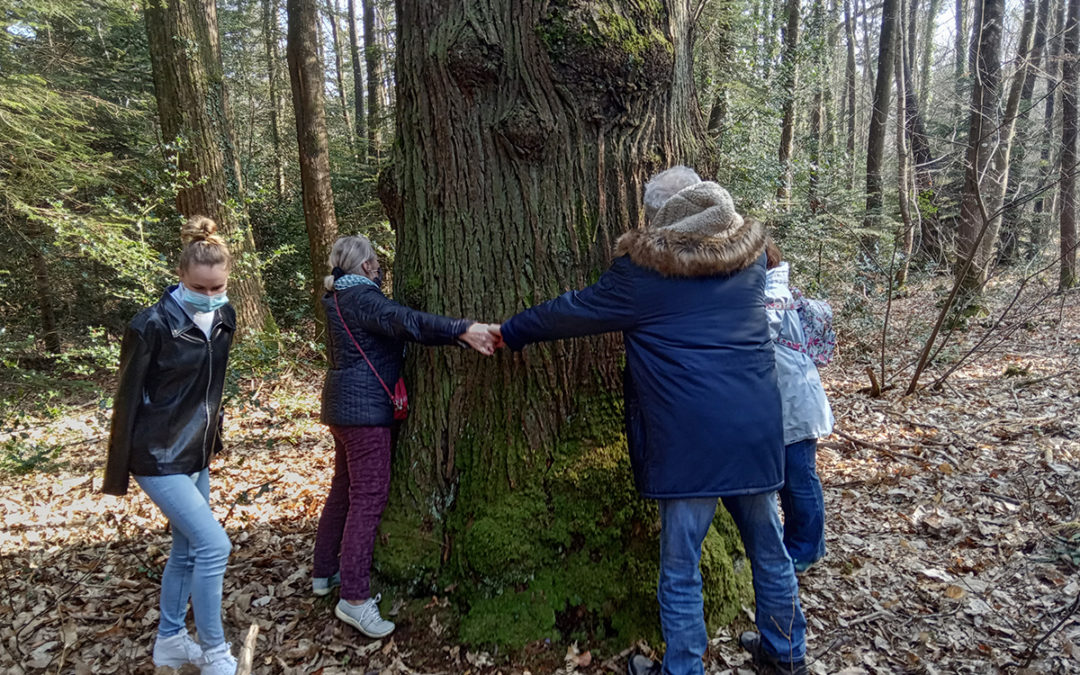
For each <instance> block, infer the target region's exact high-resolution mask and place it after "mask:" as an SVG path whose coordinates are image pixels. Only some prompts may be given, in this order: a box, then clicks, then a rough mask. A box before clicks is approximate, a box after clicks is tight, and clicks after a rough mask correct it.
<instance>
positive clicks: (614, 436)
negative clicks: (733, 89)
mask: <svg viewBox="0 0 1080 675" xmlns="http://www.w3.org/2000/svg"><path fill="white" fill-rule="evenodd" d="M634 7H635V9H632V10H627V9H624V6H623V5H620V4H618V3H608V2H599V1H592V2H573V3H559V4H551V5H546V6H545V5H542V4H541V3H519V2H515V1H513V0H501V1H497V2H496V1H492V2H487V3H484V4H482V5H477V4H475V3H471V2H466V1H465V0H457V1H455V2H444V3H440V4H438V6H436V5H435V3H423V2H404V1H401V2H399V3H398V12H399V13H398V31H399V32H398V41H397V45H398V52H397V54H398V56H397V85H398V95H397V115H396V120H397V131H398V139H397V142H396V143H395V144H394V147H395V153H396V154H395V156H394V158H393V162H392V163H391V165H390V167H389V168H388V169H387V170H386V171H384V173H383V175H382V177H381V180H380V196H381V197H382V199H383V203H384V204H385V205H386V207H387V211H388V212H389V214H390V217H391V222H392V223H393V224H394V226H395V227H396V228H397V232H398V249H397V256H396V267H395V273H394V293H395V295H396V297H397V299H399V300H401V301H402V302H405V303H406V304H408V305H410V306H412V307H416V308H419V309H423V310H426V311H431V312H437V313H442V314H447V315H451V316H463V317H471V318H475V319H483V320H499V319H504V318H506V317H507V316H509V315H511V314H513V313H514V312H516V311H518V310H521V309H523V308H525V307H527V306H530V305H532V304H535V303H537V302H540V301H542V300H546V299H548V298H551V297H554V296H555V295H557V294H559V293H561V292H563V291H565V290H567V289H570V288H579V287H582V286H584V285H586V284H588V283H589V282H591V281H594V280H595V279H596V278H597V276H598V275H599V274H600V273H601V272H602V271H603V270H604V269H606V268H607V267H608V265H609V264H610V262H611V254H612V247H613V245H614V242H615V239H616V238H617V237H618V236H619V234H621V233H622V232H624V231H625V230H627V229H630V228H634V227H637V226H639V225H640V224H641V223H642V217H643V213H642V209H641V206H640V202H641V194H642V187H643V183H644V180H645V179H646V178H647V177H648V175H649V174H650V173H651V172H653V171H655V170H657V169H660V168H663V167H666V166H667V165H669V164H673V163H677V162H690V163H693V161H694V160H695V159H696V158H697V156H698V152H699V151H700V149H701V147H702V146H701V145H700V140H699V139H700V138H702V134H703V133H704V131H703V129H702V123H701V120H699V118H698V114H697V112H698V108H697V105H696V101H695V95H694V85H693V79H692V77H691V75H692V68H691V66H692V62H691V55H692V46H693V39H692V36H691V8H690V2H689V1H688V0H668V1H667V2H664V3H662V4H661V3H656V4H655V5H652V4H646V3H635V4H634ZM432 83H439V86H432ZM699 168H701V169H702V171H703V173H704V174H705V175H708V174H709V171H708V169H709V167H707V166H705V167H699ZM620 353H621V349H620V340H619V338H618V336H615V335H607V336H602V337H596V338H591V339H584V340H575V341H566V342H558V343H551V344H541V345H536V346H533V347H530V348H529V349H528V350H527V351H526V352H524V353H522V354H520V355H513V354H509V353H501V354H499V355H498V356H497V357H496V358H495V360H494V361H482V359H481V357H479V356H477V355H476V354H474V353H470V352H465V351H462V350H459V349H453V348H449V349H414V350H412V351H411V352H410V358H409V359H408V361H407V367H406V377H407V379H408V380H409V382H410V390H411V391H410V399H411V400H412V402H413V410H412V416H411V418H410V420H409V421H408V423H407V425H406V426H405V428H404V429H403V430H402V433H401V440H400V444H399V447H398V448H397V451H396V453H397V454H396V457H395V461H394V477H393V486H392V489H391V497H390V504H389V507H388V510H387V512H386V515H385V517H384V519H383V525H382V528H381V534H380V544H379V546H378V547H377V550H376V558H377V571H378V572H379V573H381V574H383V575H385V576H387V577H390V578H392V579H394V580H396V581H398V582H402V583H406V582H407V583H412V584H415V585H416V587H417V589H418V590H419V591H421V592H430V591H431V590H433V586H432V585H433V584H434V582H435V580H438V581H439V584H440V585H439V586H438V587H435V588H443V587H445V586H444V585H445V584H447V583H452V584H455V587H456V591H455V595H456V598H458V599H459V600H460V602H461V607H462V608H463V609H465V610H466V612H465V615H464V616H463V618H462V628H461V634H462V637H463V638H464V639H465V640H466V641H469V642H477V641H480V642H486V643H497V644H511V645H515V644H517V645H520V644H523V643H525V642H529V641H532V640H535V639H540V638H544V637H547V636H551V635H553V634H556V633H555V631H556V628H555V626H556V621H558V623H559V627H560V630H582V631H585V632H590V631H594V630H597V629H598V628H599V627H600V626H602V625H604V624H606V625H607V626H608V627H609V628H608V630H609V631H611V632H613V633H616V634H618V635H619V636H620V639H626V638H631V637H633V636H635V635H641V634H648V633H651V634H654V635H655V633H656V619H655V601H654V600H653V597H654V595H655V574H656V562H655V559H656V550H655V534H656V520H655V515H654V513H655V512H653V511H652V506H651V505H649V504H647V503H646V502H643V501H642V500H640V499H638V498H637V497H636V496H635V493H634V491H633V489H632V488H631V486H630V480H629V470H628V464H627V460H626V451H625V445H624V441H623V440H622V416H621V407H622V406H621V399H620V396H619V393H618V392H619V391H620V366H619V360H620ZM717 522H718V523H720V522H722V521H717ZM724 532H725V534H724V535H723V536H721V535H718V534H717V533H716V532H715V531H711V532H710V534H709V537H708V538H707V540H706V547H707V549H708V550H709V553H707V554H706V556H705V557H706V563H705V570H704V575H705V598H706V600H705V608H706V616H707V617H708V619H709V621H710V624H712V623H715V621H717V620H728V619H730V618H731V617H733V616H734V615H735V611H734V610H736V609H737V608H738V604H739V603H738V602H737V601H735V596H736V586H735V584H734V583H733V582H734V577H733V576H732V572H731V568H730V567H727V565H729V564H730V562H729V554H730V552H731V551H732V550H734V549H733V548H732V546H731V544H732V542H733V539H732V537H731V531H730V530H725V531H724ZM725 570H726V571H725Z"/></svg>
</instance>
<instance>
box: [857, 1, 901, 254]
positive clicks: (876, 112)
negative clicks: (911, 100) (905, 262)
mask: <svg viewBox="0 0 1080 675" xmlns="http://www.w3.org/2000/svg"><path fill="white" fill-rule="evenodd" d="M896 6H897V0H884V2H883V4H882V6H881V41H880V43H879V46H878V68H877V83H876V84H875V86H874V103H873V110H872V111H871V113H870V132H869V134H868V136H867V143H866V213H865V216H864V218H863V229H864V230H865V231H866V232H867V234H864V235H862V237H861V239H862V241H861V253H862V256H863V258H864V260H869V261H874V260H875V255H874V251H875V249H876V247H877V242H878V236H879V235H880V232H881V226H882V225H881V219H882V203H883V201H884V193H883V187H882V179H881V169H882V163H883V162H884V156H885V137H886V135H887V133H886V130H885V124H886V122H887V121H888V119H889V96H890V92H891V89H892V81H891V80H892V66H893V50H895V49H896V24H897V18H896V17H897V7H896ZM875 262H876V261H875Z"/></svg>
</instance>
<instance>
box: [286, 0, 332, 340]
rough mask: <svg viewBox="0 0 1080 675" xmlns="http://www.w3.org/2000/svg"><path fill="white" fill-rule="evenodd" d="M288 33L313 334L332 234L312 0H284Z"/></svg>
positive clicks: (321, 325) (322, 319) (320, 316)
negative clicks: (312, 313)
mask: <svg viewBox="0 0 1080 675" xmlns="http://www.w3.org/2000/svg"><path fill="white" fill-rule="evenodd" d="M286 11H287V12H288V15H289V34H288V43H287V47H286V53H287V57H288V60H289V79H290V81H291V82H292V99H293V110H294V112H295V116H296V141H297V147H298V148H299V151H300V186H301V189H302V190H303V202H304V224H305V226H306V228H307V235H308V244H309V247H310V249H309V251H310V256H311V257H310V261H311V278H312V288H311V293H312V304H313V306H314V308H315V315H316V318H317V319H316V320H317V322H318V325H317V334H318V335H323V333H324V329H325V327H326V316H325V315H324V312H323V308H322V303H321V302H319V296H320V295H321V294H322V283H321V282H322V278H323V276H325V275H326V274H328V273H329V269H328V268H327V261H328V260H329V259H330V249H331V248H332V247H333V245H334V241H335V240H336V239H337V232H338V227H337V217H336V216H335V215H334V192H333V189H332V188H331V187H330V150H329V144H328V142H327V138H326V111H325V108H324V107H323V69H322V64H321V63H320V61H319V51H318V45H317V40H318V29H317V27H316V24H317V23H318V21H319V14H318V7H317V6H316V0H288V3H287V5H286Z"/></svg>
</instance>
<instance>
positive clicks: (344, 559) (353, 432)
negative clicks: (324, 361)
mask: <svg viewBox="0 0 1080 675" xmlns="http://www.w3.org/2000/svg"><path fill="white" fill-rule="evenodd" d="M330 432H331V433H332V434H333V435H334V478H333V480H332V481H331V483H330V494H329V495H327V497H326V505H325V506H323V511H322V516H321V517H320V518H319V529H318V532H317V533H316V535H315V569H314V570H313V574H314V576H315V577H330V576H333V574H334V572H338V571H340V572H341V598H342V599H343V600H353V601H358V600H366V599H367V598H369V597H371V555H372V552H373V549H374V548H375V531H376V529H378V527H379V519H380V518H382V512H383V509H384V508H386V499H387V496H388V495H389V493H390V427H352V426H349V427H344V426H342V427H339V426H331V427H330Z"/></svg>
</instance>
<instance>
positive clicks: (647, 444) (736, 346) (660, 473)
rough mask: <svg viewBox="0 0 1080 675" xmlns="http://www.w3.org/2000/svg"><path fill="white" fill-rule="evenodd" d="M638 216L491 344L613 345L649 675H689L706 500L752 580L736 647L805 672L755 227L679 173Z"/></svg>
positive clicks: (634, 668)
mask: <svg viewBox="0 0 1080 675" xmlns="http://www.w3.org/2000/svg"><path fill="white" fill-rule="evenodd" d="M645 205H646V219H647V222H648V227H647V229H644V230H635V231H631V232H628V233H626V234H624V235H623V236H622V237H620V238H619V240H618V243H617V246H616V251H615V254H616V258H615V261H614V263H613V264H612V265H611V267H610V268H609V269H608V270H607V271H606V272H605V273H604V274H603V275H602V276H601V277H600V279H599V280H598V281H597V282H596V283H595V284H593V285H591V286H589V287H587V288H585V289H583V290H580V291H571V292H569V293H566V294H564V295H562V296H560V297H558V298H555V299H554V300H551V301H549V302H546V303H543V304H541V305H538V306H536V307H533V308H531V309H527V310H525V311H523V312H521V313H520V314H517V315H516V316H514V317H513V318H511V319H509V320H508V321H506V322H505V323H503V324H502V326H501V329H500V330H499V333H500V334H501V337H502V340H503V341H504V342H505V344H506V345H507V346H508V347H510V348H511V349H513V350H515V351H517V350H520V349H522V348H524V347H525V346H526V345H528V344H530V343H533V342H540V341H545V340H555V339H561V338H570V337H576V336H583V335H592V334H597V333H605V332H612V331H622V333H623V337H624V341H625V346H626V362H627V366H626V372H625V380H624V394H625V410H626V427H627V441H628V445H629V448H630V459H631V465H632V467H633V472H634V482H635V484H636V486H637V489H638V491H639V492H640V494H641V496H643V497H646V498H650V499H656V500H658V502H659V507H660V520H661V534H660V580H659V588H658V591H657V597H658V599H659V602H660V621H661V627H662V630H663V634H664V641H665V642H666V643H667V649H666V653H665V655H664V661H663V666H662V672H663V673H666V674H669V675H686V674H691V673H693V674H699V673H703V672H704V671H703V665H702V656H703V654H704V653H705V649H706V647H707V644H708V634H707V631H706V627H705V619H704V610H703V598H702V588H701V574H700V570H699V566H698V564H699V562H700V558H701V545H702V542H703V541H704V538H705V534H706V532H707V531H708V528H709V526H710V524H711V523H712V520H713V515H714V513H715V510H716V501H717V498H720V499H722V500H723V503H724V506H725V507H726V508H727V510H728V511H729V512H730V513H731V515H732V517H733V518H734V520H735V523H736V525H737V526H738V528H739V532H740V534H741V536H742V539H743V544H744V546H745V549H746V552H747V555H748V557H749V558H750V562H751V567H752V570H753V578H754V590H755V594H756V598H757V614H756V616H757V625H758V628H759V630H760V635H758V634H757V633H749V634H747V635H744V640H743V643H744V646H745V647H746V648H747V649H749V650H750V651H751V652H752V653H753V655H754V657H755V661H757V662H758V663H759V664H761V665H764V666H766V667H769V668H772V669H773V670H775V671H777V672H783V673H787V672H805V664H804V655H805V649H806V646H805V625H806V624H805V620H804V618H803V614H802V610H801V607H800V604H799V599H798V582H797V581H796V578H795V573H794V569H793V567H792V563H791V560H790V558H789V557H788V554H787V552H786V550H785V548H784V545H783V540H782V538H783V530H782V527H781V524H780V519H779V515H778V512H777V507H776V491H777V490H778V489H779V488H780V487H781V486H782V485H783V483H784V473H783V470H784V469H783V466H784V439H783V423H782V417H781V405H780V395H779V391H778V389H777V382H776V367H775V362H774V356H773V346H772V342H771V340H770V338H769V327H768V322H767V319H766V315H765V308H764V295H763V294H764V287H765V254H764V252H763V251H764V246H765V232H764V228H763V226H762V225H761V224H760V223H758V222H755V221H754V220H752V219H749V218H745V219H744V218H743V217H742V216H740V215H739V214H738V213H737V212H736V211H735V208H734V206H733V204H732V200H731V196H730V195H729V194H728V193H727V191H726V190H724V189H723V188H722V187H720V186H719V185H717V184H716V183H713V182H703V181H701V180H700V179H699V178H698V177H697V174H695V173H694V172H693V171H691V170H689V169H687V168H686V167H673V168H672V169H669V170H667V171H665V172H663V173H661V174H659V175H657V176H656V177H654V178H653V179H652V180H651V181H650V182H649V183H648V184H647V186H646V188H645ZM628 670H629V672H630V673H631V675H638V674H646V673H648V674H651V673H660V672H661V665H660V664H656V663H653V662H652V661H651V660H649V659H647V658H645V657H644V656H642V655H636V656H635V657H634V658H633V659H631V661H630V663H629V664H628Z"/></svg>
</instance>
